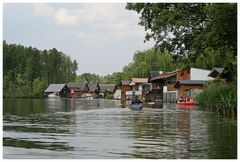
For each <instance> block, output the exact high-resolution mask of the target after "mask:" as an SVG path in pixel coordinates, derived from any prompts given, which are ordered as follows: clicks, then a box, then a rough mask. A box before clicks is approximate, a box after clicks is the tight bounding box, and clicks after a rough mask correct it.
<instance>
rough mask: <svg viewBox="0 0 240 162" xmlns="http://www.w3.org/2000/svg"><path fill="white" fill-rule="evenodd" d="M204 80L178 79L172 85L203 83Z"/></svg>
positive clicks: (176, 86)
mask: <svg viewBox="0 0 240 162" xmlns="http://www.w3.org/2000/svg"><path fill="white" fill-rule="evenodd" d="M205 82H206V80H178V81H177V82H176V83H175V84H174V87H175V88H178V87H180V86H181V85H203V84H204V83H205Z"/></svg>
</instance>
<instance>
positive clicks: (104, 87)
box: [99, 84, 116, 93]
mask: <svg viewBox="0 0 240 162" xmlns="http://www.w3.org/2000/svg"><path fill="white" fill-rule="evenodd" d="M99 89H100V92H102V93H104V92H110V93H113V92H114V91H115V90H116V85H115V84H99Z"/></svg>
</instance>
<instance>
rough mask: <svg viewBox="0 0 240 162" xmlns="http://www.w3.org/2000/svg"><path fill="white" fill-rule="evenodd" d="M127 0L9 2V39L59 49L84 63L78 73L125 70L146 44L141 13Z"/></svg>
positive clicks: (5, 36) (5, 29) (6, 19)
mask: <svg viewBox="0 0 240 162" xmlns="http://www.w3.org/2000/svg"><path fill="white" fill-rule="evenodd" d="M125 6H126V4H124V3H100V4H98V3H76V4H74V3H69V4H68V3H41V4H40V3H34V4H32V3H4V4H3V39H4V40H6V41H7V43H16V44H21V45H24V46H32V47H36V48H38V49H41V50H43V49H47V50H48V49H51V48H56V49H58V50H59V51H62V52H64V53H65V54H67V55H70V56H71V58H72V59H76V60H77V62H78V63H79V66H78V68H79V70H78V71H77V73H78V74H82V73H85V72H88V73H95V74H99V75H106V74H111V73H113V72H119V71H122V68H123V66H124V65H127V64H128V63H130V62H131V61H132V57H133V54H134V53H135V52H136V51H138V50H145V49H149V48H151V47H153V45H154V43H153V42H147V43H143V41H144V36H145V31H144V28H143V27H142V26H139V25H138V22H139V18H138V15H137V13H136V12H133V11H129V10H126V9H125Z"/></svg>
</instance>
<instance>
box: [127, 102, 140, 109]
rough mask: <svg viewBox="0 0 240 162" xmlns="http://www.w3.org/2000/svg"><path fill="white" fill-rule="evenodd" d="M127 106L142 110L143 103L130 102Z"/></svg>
mask: <svg viewBox="0 0 240 162" xmlns="http://www.w3.org/2000/svg"><path fill="white" fill-rule="evenodd" d="M129 108H130V109H132V110H142V108H143V105H142V104H141V103H139V104H137V103H136V104H131V105H130V106H129Z"/></svg>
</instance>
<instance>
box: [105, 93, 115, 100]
mask: <svg viewBox="0 0 240 162" xmlns="http://www.w3.org/2000/svg"><path fill="white" fill-rule="evenodd" d="M104 98H105V99H110V100H112V99H114V95H113V94H109V93H105V94H104Z"/></svg>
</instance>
